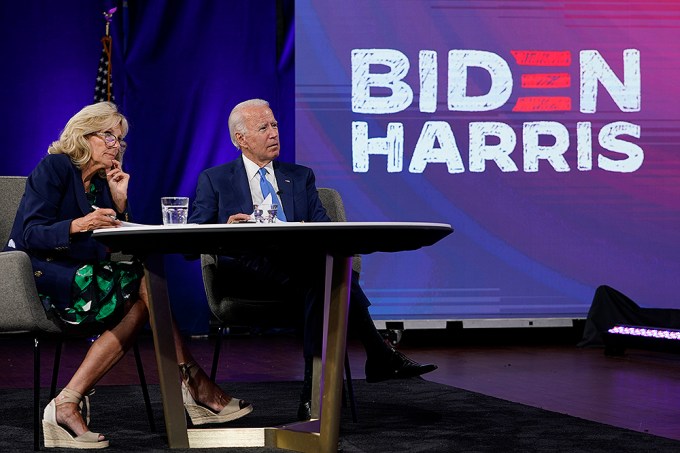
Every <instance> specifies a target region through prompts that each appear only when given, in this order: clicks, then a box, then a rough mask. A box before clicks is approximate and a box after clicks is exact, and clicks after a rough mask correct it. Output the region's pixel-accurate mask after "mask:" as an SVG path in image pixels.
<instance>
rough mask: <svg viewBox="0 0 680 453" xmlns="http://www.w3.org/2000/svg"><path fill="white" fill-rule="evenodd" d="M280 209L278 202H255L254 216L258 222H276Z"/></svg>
mask: <svg viewBox="0 0 680 453" xmlns="http://www.w3.org/2000/svg"><path fill="white" fill-rule="evenodd" d="M278 209H279V205H277V204H254V205H253V218H254V219H255V221H256V222H257V223H274V222H276V212H277V211H278Z"/></svg>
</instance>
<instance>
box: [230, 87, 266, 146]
mask: <svg viewBox="0 0 680 453" xmlns="http://www.w3.org/2000/svg"><path fill="white" fill-rule="evenodd" d="M262 106H264V107H269V102H267V101H265V100H264V99H248V100H247V101H243V102H241V103H240V104H236V107H234V108H233V109H232V110H231V113H230V114H229V120H228V122H227V124H228V125H229V137H231V142H232V143H233V144H234V146H235V147H236V148H238V149H241V147H240V146H239V145H238V143H237V141H236V133H237V132H238V133H241V134H245V133H246V124H245V120H246V118H245V115H244V114H243V110H244V109H246V108H248V107H262Z"/></svg>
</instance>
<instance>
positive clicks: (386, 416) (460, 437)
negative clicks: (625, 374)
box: [0, 379, 680, 453]
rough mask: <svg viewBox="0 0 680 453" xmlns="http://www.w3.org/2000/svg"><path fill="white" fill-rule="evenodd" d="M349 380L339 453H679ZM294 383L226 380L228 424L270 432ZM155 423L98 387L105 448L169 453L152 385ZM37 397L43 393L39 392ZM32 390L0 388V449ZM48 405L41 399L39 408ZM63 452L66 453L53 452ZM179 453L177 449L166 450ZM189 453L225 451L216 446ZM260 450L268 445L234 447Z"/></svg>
mask: <svg viewBox="0 0 680 453" xmlns="http://www.w3.org/2000/svg"><path fill="white" fill-rule="evenodd" d="M354 382H355V393H356V401H357V405H358V417H359V422H358V423H352V421H351V417H350V411H349V408H343V414H342V417H343V419H342V425H341V431H340V436H341V447H342V449H343V451H344V452H345V453H352V452H370V453H378V452H447V453H448V452H612V451H616V452H652V451H654V452H678V451H680V441H674V440H670V439H666V438H662V437H657V436H652V435H649V434H644V433H638V432H635V431H629V430H625V429H621V428H615V427H613V426H609V425H604V424H601V423H594V422H590V421H587V420H583V419H579V418H575V417H570V416H567V415H562V414H557V413H554V412H549V411H545V410H541V409H536V408H533V407H529V406H524V405H521V404H516V403H511V402H508V401H504V400H500V399H497V398H492V397H489V396H485V395H481V394H478V393H473V392H468V391H465V390H460V389H457V388H453V387H449V386H445V385H441V384H435V383H432V382H428V381H426V380H423V379H411V380H403V381H391V382H384V383H378V384H367V383H365V382H364V381H359V380H357V381H354ZM299 386H300V384H299V383H298V382H276V383H227V384H224V388H225V389H227V390H228V391H229V392H230V393H233V394H235V395H238V396H239V397H241V398H246V399H249V400H250V401H251V402H252V403H253V405H254V407H255V410H254V411H253V413H251V414H250V415H248V416H246V417H244V418H243V419H241V420H237V421H234V422H232V423H230V424H228V425H226V426H242V427H261V426H276V425H280V424H284V423H287V422H291V421H293V420H294V416H295V412H296V409H297V395H298V391H299ZM149 390H150V393H151V400H152V403H153V406H154V413H155V418H156V423H157V426H158V428H159V430H160V431H161V432H159V433H150V432H149V426H148V422H147V419H146V414H145V412H144V404H143V401H142V399H141V398H142V397H141V391H140V389H139V387H138V386H101V387H98V388H97V392H96V394H95V395H94V397H93V398H92V411H93V419H92V423H91V427H92V429H93V430H95V431H101V432H103V433H105V434H106V435H107V437H108V438H109V439H110V441H111V447H110V448H109V449H107V450H106V451H110V452H111V451H112V452H128V451H145V452H160V451H164V450H165V451H167V443H166V440H165V437H164V435H163V430H164V426H163V420H162V415H163V410H162V407H161V404H160V393H159V389H158V386H151V387H150V388H149ZM43 395H44V399H45V400H46V398H47V391H46V390H43ZM31 403H32V391H31V390H6V389H5V390H0V410H1V411H2V412H1V413H2V420H0V451H2V452H27V451H30V450H31V449H32V448H33V431H32V418H31V417H32V414H31ZM45 403H46V401H43V405H44V404H45ZM56 451H68V450H61V449H60V450H56ZM173 451H183V450H173ZM192 451H212V452H214V451H225V450H215V449H205V450H192ZM229 451H247V452H251V453H263V452H271V451H283V450H274V449H267V448H252V449H232V450H229Z"/></svg>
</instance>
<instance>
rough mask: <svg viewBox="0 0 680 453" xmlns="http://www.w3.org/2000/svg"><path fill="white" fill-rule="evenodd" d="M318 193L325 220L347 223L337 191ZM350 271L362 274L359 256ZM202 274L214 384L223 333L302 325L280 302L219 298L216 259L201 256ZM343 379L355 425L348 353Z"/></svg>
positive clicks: (227, 296)
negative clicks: (211, 324)
mask: <svg viewBox="0 0 680 453" xmlns="http://www.w3.org/2000/svg"><path fill="white" fill-rule="evenodd" d="M318 190H319V198H320V199H321V203H322V204H323V206H324V208H325V209H326V212H327V213H328V217H330V219H331V220H332V221H334V222H345V221H347V218H346V215H345V206H344V204H343V202H342V197H341V196H340V193H339V192H338V191H337V190H335V189H330V188H321V187H320V188H319V189H318ZM352 269H353V270H354V271H356V272H361V257H360V256H355V257H354V258H353V260H352ZM201 271H202V275H203V284H204V287H205V293H206V297H207V299H208V306H209V307H210V310H211V311H212V313H213V315H214V317H215V319H216V320H217V322H218V323H219V327H218V335H217V339H216V341H215V350H214V353H213V362H212V368H211V371H210V378H211V379H212V380H213V381H214V380H215V376H216V375H217V366H218V362H219V357H220V349H221V344H222V337H223V335H224V333H225V331H226V330H228V329H230V328H234V327H243V326H260V327H276V326H278V327H289V326H290V325H291V324H295V323H296V321H297V322H298V323H300V324H301V321H300V320H301V317H300V319H291V315H290V305H289V304H287V303H285V302H282V301H281V300H277V299H269V300H262V299H245V298H242V297H234V296H233V295H229V294H222V293H221V292H220V291H221V290H220V288H223V287H224V285H220V284H218V282H217V272H218V260H217V256H216V255H201ZM345 378H346V386H347V394H348V396H349V401H350V409H351V412H352V419H353V420H354V421H355V422H356V420H357V416H356V405H355V402H354V390H353V388H352V373H351V370H350V366H349V359H348V355H347V353H345Z"/></svg>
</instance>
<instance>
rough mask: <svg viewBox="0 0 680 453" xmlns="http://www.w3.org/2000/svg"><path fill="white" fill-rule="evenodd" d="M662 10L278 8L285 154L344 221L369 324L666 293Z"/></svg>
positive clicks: (673, 287)
mask: <svg viewBox="0 0 680 453" xmlns="http://www.w3.org/2000/svg"><path fill="white" fill-rule="evenodd" d="M679 12H680V10H678V7H677V2H670V1H669V2H649V3H646V2H632V1H631V2H627V1H610V2H597V3H591V2H575V1H574V2H570V1H550V0H548V1H542V2H526V1H442V0H437V1H434V0H433V1H427V0H425V1H409V0H404V1H393V0H384V1H366V0H346V1H343V2H326V1H310V0H299V1H298V2H297V3H296V160H297V162H299V163H301V164H304V165H309V166H311V167H312V168H314V170H315V172H316V176H317V185H318V186H319V187H333V188H336V189H338V190H339V191H340V192H341V193H342V195H343V198H344V201H345V204H346V209H347V215H348V218H349V219H350V220H354V221H425V222H444V223H450V224H451V225H452V226H453V228H454V230H455V231H454V233H453V234H452V235H450V236H449V237H447V238H446V239H444V240H442V241H441V242H439V243H438V244H436V245H434V246H432V247H429V248H426V249H422V250H418V251H413V252H402V253H395V254H374V255H369V256H366V257H365V258H364V267H363V271H362V282H363V286H364V289H365V290H366V292H367V294H368V295H369V297H370V298H371V300H372V302H373V307H372V312H373V313H374V315H375V316H376V317H377V318H383V319H408V318H427V319H430V318H448V319H465V318H510V317H585V316H586V314H587V311H588V308H589V307H590V303H591V300H592V296H593V294H594V291H595V288H596V287H597V286H598V285H601V284H608V285H610V286H613V287H615V288H617V289H619V290H621V291H623V292H624V293H626V294H628V295H629V296H630V297H632V298H633V299H634V300H636V301H637V302H638V303H640V305H643V306H648V307H667V308H675V307H678V302H677V301H678V296H677V295H678V293H680V278H679V277H680V260H679V259H678V257H679V255H680V233H679V231H678V229H679V228H678V227H680V209H679V208H680V206H679V203H678V200H679V198H680V197H679V195H680V159H678V156H679V155H680V146H679V145H680V143H679V142H680V108H679V107H678V103H679V101H680V83H678V80H680V47H679V46H678V43H679V42H680V25H678V21H677V15H678V13H679Z"/></svg>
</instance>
